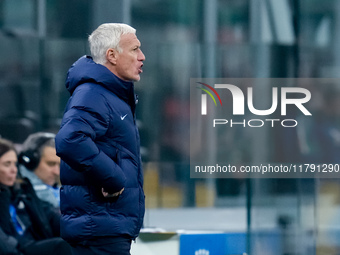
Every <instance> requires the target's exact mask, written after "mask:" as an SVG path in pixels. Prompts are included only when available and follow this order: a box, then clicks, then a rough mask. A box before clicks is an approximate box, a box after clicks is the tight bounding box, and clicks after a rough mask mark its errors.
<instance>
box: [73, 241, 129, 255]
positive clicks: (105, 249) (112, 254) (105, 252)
mask: <svg viewBox="0 0 340 255" xmlns="http://www.w3.org/2000/svg"><path fill="white" fill-rule="evenodd" d="M71 246H72V252H73V255H97V254H98V255H131V254H130V248H131V240H130V239H125V238H116V239H115V238H112V242H110V243H107V242H104V243H103V242H100V241H99V240H98V243H91V244H89V245H83V244H72V245H71Z"/></svg>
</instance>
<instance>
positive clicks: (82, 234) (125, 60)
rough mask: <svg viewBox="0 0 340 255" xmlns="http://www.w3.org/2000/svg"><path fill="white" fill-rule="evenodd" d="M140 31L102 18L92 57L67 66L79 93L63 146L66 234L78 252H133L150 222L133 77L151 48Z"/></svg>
mask: <svg viewBox="0 0 340 255" xmlns="http://www.w3.org/2000/svg"><path fill="white" fill-rule="evenodd" d="M135 33H136V30H135V29H134V28H132V27H130V26H128V25H126V24H117V23H107V24H102V25H101V26H99V27H98V28H97V29H96V30H95V31H94V32H93V33H92V34H91V35H90V36H89V43H90V49H91V54H92V57H90V56H84V57H81V58H80V59H79V60H78V61H76V62H75V63H74V64H73V65H72V67H71V68H70V69H69V71H68V74H67V80H66V88H67V89H68V91H69V92H70V94H71V97H70V99H69V101H68V103H67V106H66V110H65V113H64V116H63V120H62V123H61V128H60V130H59V132H58V134H57V136H56V149H57V155H58V156H60V158H61V169H60V170H61V175H60V177H61V183H62V187H61V190H60V199H61V200H60V205H61V213H62V216H61V236H62V237H63V238H64V239H65V240H67V241H68V242H69V243H70V244H71V245H72V248H73V253H74V254H75V255H78V254H79V255H86V254H111V255H114V254H115V255H118V254H119V255H128V254H130V248H131V241H132V240H134V239H135V238H136V237H137V236H138V234H139V231H140V229H141V227H142V224H143V218H144V211H145V206H144V204H145V202H144V192H143V173H142V163H141V157H140V139H139V133H138V130H137V126H136V116H135V107H136V101H137V99H136V96H135V94H134V84H133V82H134V81H139V80H140V73H142V66H143V61H144V60H145V56H144V54H143V52H142V51H141V49H140V46H141V43H140V41H139V40H138V39H137V37H136V34H135Z"/></svg>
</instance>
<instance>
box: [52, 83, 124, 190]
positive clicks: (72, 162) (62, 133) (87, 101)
mask: <svg viewBox="0 0 340 255" xmlns="http://www.w3.org/2000/svg"><path fill="white" fill-rule="evenodd" d="M109 109H110V108H109V106H108V104H107V102H106V98H105V97H104V96H103V95H101V94H100V93H97V92H94V91H88V90H85V91H82V90H80V91H77V93H75V94H74V95H73V97H72V99H71V101H70V103H69V105H68V110H66V112H65V114H64V117H63V122H62V125H61V128H60V130H59V132H58V134H57V136H56V150H57V155H58V156H59V157H60V158H61V159H62V160H63V161H65V163H67V164H68V165H69V166H70V167H72V168H73V169H74V170H76V171H80V172H85V173H87V174H88V175H89V177H90V178H91V179H92V180H93V181H94V182H95V183H96V184H97V185H98V184H99V185H101V186H102V187H103V188H104V189H105V191H107V192H109V193H114V192H117V191H119V190H121V189H122V188H123V187H124V184H125V181H126V177H125V175H124V173H123V171H122V169H121V168H120V167H119V166H118V165H117V164H116V163H115V162H114V161H113V160H112V159H111V158H110V157H109V156H108V155H106V154H105V153H104V152H103V151H101V150H99V148H98V147H97V145H96V143H95V140H96V138H99V137H101V136H104V135H105V133H106V131H107V129H108V126H109V121H110V110H109Z"/></svg>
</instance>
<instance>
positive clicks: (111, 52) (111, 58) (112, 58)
mask: <svg viewBox="0 0 340 255" xmlns="http://www.w3.org/2000/svg"><path fill="white" fill-rule="evenodd" d="M117 57H118V52H117V51H116V50H115V49H112V48H110V49H108V50H107V51H106V59H107V61H108V62H110V63H111V64H113V65H116V64H117Z"/></svg>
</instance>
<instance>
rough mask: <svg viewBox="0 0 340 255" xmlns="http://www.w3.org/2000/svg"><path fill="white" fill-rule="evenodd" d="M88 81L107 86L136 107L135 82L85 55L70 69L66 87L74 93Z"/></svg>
mask: <svg viewBox="0 0 340 255" xmlns="http://www.w3.org/2000/svg"><path fill="white" fill-rule="evenodd" d="M88 82H90V83H96V84H98V85H101V86H103V87H105V88H106V89H107V90H109V91H111V92H113V93H114V94H115V95H117V96H118V97H119V98H121V99H122V100H124V101H125V102H126V103H128V104H129V105H131V107H134V104H135V98H134V85H133V83H132V82H129V81H124V80H122V79H120V78H119V77H117V76H116V75H114V74H113V73H112V72H111V71H110V70H109V69H108V68H106V67H105V66H103V65H101V64H97V63H95V62H94V61H93V59H92V57H91V56H83V57H81V58H80V59H78V60H77V61H76V62H75V63H74V64H73V65H72V66H71V68H70V69H69V71H68V73H67V79H66V88H67V90H68V91H69V92H70V94H71V95H72V93H73V92H74V90H75V89H76V88H77V87H78V86H80V85H81V84H84V83H88Z"/></svg>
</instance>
